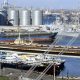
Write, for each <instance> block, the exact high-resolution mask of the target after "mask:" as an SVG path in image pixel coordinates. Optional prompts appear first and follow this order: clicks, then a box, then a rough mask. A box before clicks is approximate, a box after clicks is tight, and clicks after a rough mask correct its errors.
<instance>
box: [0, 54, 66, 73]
mask: <svg viewBox="0 0 80 80" xmlns="http://www.w3.org/2000/svg"><path fill="white" fill-rule="evenodd" d="M19 55H20V54H19ZM19 55H17V54H12V55H10V54H9V55H3V56H2V57H1V59H0V62H1V66H2V68H3V67H10V68H17V69H24V70H29V69H30V68H31V67H32V68H34V71H38V72H42V71H43V70H45V69H46V68H47V67H48V69H47V72H46V73H47V74H53V68H54V65H55V68H56V74H58V73H59V71H61V70H62V69H63V67H64V63H65V60H62V59H61V58H54V57H52V56H49V55H47V54H46V55H45V57H44V55H43V54H36V55H27V54H26V57H25V59H22V58H21V57H20V56H19ZM22 55H23V54H22ZM23 56H24V55H23Z"/></svg>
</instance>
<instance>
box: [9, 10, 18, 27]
mask: <svg viewBox="0 0 80 80" xmlns="http://www.w3.org/2000/svg"><path fill="white" fill-rule="evenodd" d="M8 21H9V23H10V24H11V25H12V26H18V24H19V11H18V10H17V9H9V10H8Z"/></svg>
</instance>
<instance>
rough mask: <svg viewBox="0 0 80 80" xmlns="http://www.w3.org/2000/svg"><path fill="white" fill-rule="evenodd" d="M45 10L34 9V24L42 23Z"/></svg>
mask: <svg viewBox="0 0 80 80" xmlns="http://www.w3.org/2000/svg"><path fill="white" fill-rule="evenodd" d="M42 18H43V11H42V10H33V11H32V25H42Z"/></svg>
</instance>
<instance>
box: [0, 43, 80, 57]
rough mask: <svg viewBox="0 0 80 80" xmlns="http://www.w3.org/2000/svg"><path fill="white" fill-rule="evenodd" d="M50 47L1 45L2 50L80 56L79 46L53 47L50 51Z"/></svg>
mask: <svg viewBox="0 0 80 80" xmlns="http://www.w3.org/2000/svg"><path fill="white" fill-rule="evenodd" d="M49 47H50V45H46V44H38V45H37V44H36V45H16V44H0V50H12V51H22V52H37V53H44V52H49V53H50V54H59V53H62V54H63V53H64V55H79V56H80V47H77V46H61V45H52V48H51V49H49Z"/></svg>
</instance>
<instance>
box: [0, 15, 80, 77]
mask: <svg viewBox="0 0 80 80" xmlns="http://www.w3.org/2000/svg"><path fill="white" fill-rule="evenodd" d="M54 20H55V16H51V15H49V16H47V17H44V21H43V23H44V24H48V25H50V24H52V22H53V21H54ZM0 39H2V38H0ZM4 39H5V38H4ZM4 39H2V40H4ZM13 39H14V38H13ZM71 39H72V37H70V36H62V38H61V39H60V40H59V42H57V43H56V45H67V44H68V42H69V41H70V40H71ZM71 46H80V37H77V38H76V39H75V41H74V42H73V43H72V44H71ZM61 58H62V59H65V64H64V69H63V70H62V71H61V72H60V74H59V75H58V76H70V77H80V57H66V56H65V57H61Z"/></svg>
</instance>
